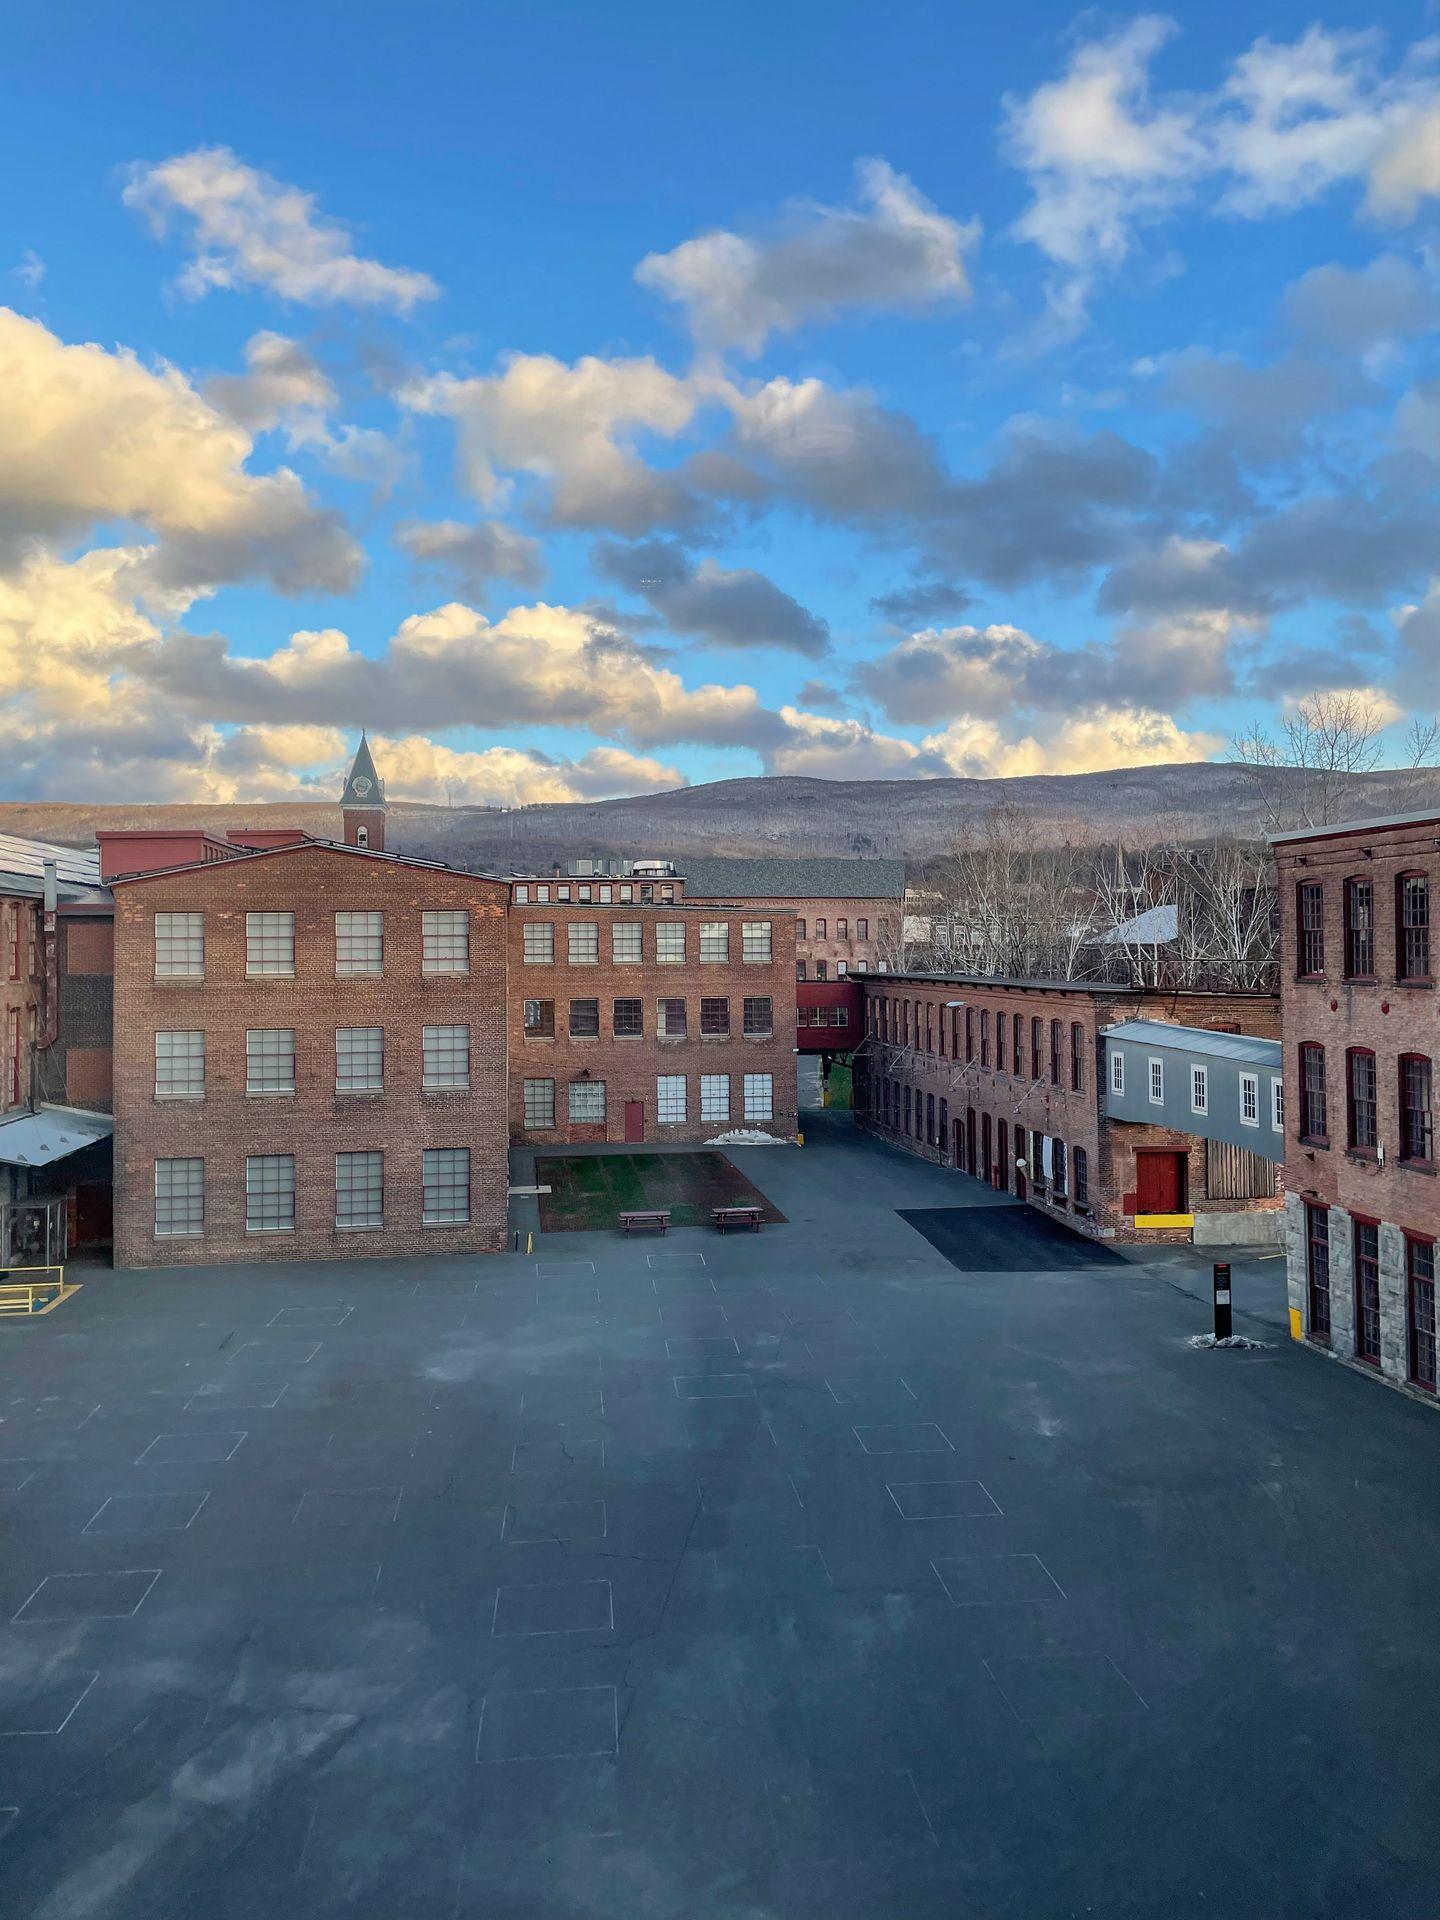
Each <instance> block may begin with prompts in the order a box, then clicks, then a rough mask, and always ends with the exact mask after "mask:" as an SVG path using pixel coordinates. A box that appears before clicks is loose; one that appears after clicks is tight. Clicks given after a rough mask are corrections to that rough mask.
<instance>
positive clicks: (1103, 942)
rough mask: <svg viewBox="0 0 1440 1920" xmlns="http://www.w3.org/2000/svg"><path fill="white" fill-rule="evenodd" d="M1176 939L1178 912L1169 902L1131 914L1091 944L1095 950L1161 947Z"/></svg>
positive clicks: (1177, 935) (1177, 933)
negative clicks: (1094, 945)
mask: <svg viewBox="0 0 1440 1920" xmlns="http://www.w3.org/2000/svg"><path fill="white" fill-rule="evenodd" d="M1179 937H1180V909H1179V907H1177V906H1176V905H1175V903H1174V901H1173V900H1172V901H1171V902H1170V903H1169V904H1168V905H1167V906H1160V907H1147V908H1146V909H1145V911H1144V912H1143V913H1136V914H1132V915H1131V916H1130V918H1129V919H1128V920H1122V921H1121V922H1120V924H1119V925H1118V926H1115V927H1107V928H1106V930H1105V932H1104V933H1102V934H1101V935H1100V937H1099V939H1098V940H1097V941H1096V942H1095V944H1096V946H1097V947H1163V946H1165V945H1167V944H1168V943H1169V942H1170V941H1171V940H1178V939H1179Z"/></svg>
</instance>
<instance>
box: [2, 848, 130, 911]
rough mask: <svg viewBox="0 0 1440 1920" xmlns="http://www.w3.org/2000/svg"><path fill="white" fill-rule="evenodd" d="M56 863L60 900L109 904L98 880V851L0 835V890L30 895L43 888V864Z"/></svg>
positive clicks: (104, 890)
mask: <svg viewBox="0 0 1440 1920" xmlns="http://www.w3.org/2000/svg"><path fill="white" fill-rule="evenodd" d="M47 860H53V861H54V862H55V879H56V883H57V890H58V893H59V897H60V898H61V899H62V900H67V901H75V900H91V899H93V900H96V901H104V900H108V899H109V897H110V895H109V892H108V890H107V889H106V887H105V885H104V882H103V881H102V880H101V878H100V850H99V848H98V847H62V846H58V845H56V844H55V843H54V842H53V841H50V840H26V839H23V838H22V837H21V836H20V835H19V834H18V833H0V890H3V889H4V888H6V887H8V888H9V890H10V891H11V892H12V893H21V894H27V895H28V894H33V895H34V896H35V897H36V898H37V899H38V898H39V897H40V894H41V892H42V891H43V889H44V885H45V862H46V861H47Z"/></svg>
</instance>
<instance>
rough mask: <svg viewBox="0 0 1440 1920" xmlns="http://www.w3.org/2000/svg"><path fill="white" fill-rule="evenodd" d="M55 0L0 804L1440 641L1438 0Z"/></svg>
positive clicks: (1085, 704) (1167, 681)
mask: <svg viewBox="0 0 1440 1920" xmlns="http://www.w3.org/2000/svg"><path fill="white" fill-rule="evenodd" d="M1193 12H1194V17H1193V18H1184V17H1180V16H1174V17H1172V16H1166V15H1163V14H1159V13H1149V14H1146V13H1136V12H1097V11H1091V12H1086V13H1076V12H1075V11H1074V10H1073V9H1072V8H1068V7H1056V6H1048V5H1021V6H1019V7H1012V8H1008V9H972V8H965V9H961V8H955V7H942V6H918V5H905V4H899V5H894V6H891V7H889V8H886V9H884V10H883V12H882V11H881V10H877V9H875V8H861V7H851V8H842V7H834V6H831V7H823V8H822V7H818V6H809V5H792V6H790V7H787V8H775V7H773V6H772V7H765V8H762V7H759V6H727V7H724V8H720V9H711V10H709V11H708V12H705V13H697V12H695V11H694V10H684V9H675V8H673V7H670V6H666V7H661V6H659V5H656V6H640V5H623V4H621V5H616V6H612V7H609V8H606V9H598V8H592V9H581V8H570V7H559V6H554V7H540V6H532V7H515V6H509V7H506V8H504V9H500V8H491V7H488V6H475V5H468V6H459V5H434V4H428V5H427V4H424V0H419V3H418V4H412V5H408V6H406V7H403V8H402V7H398V6H391V5H383V6H377V5H370V6H365V5H350V6H346V7H344V8H341V7H338V6H329V5H320V6H315V5H312V6H308V7H300V8H296V7H293V6H292V7H287V8H284V9H282V8H280V7H278V6H270V5H250V6H247V7H245V8H243V9H229V10H212V11H211V12H208V13H206V14H203V15H197V14H195V13H194V11H193V10H190V9H180V8H178V7H176V6H173V5H153V4H152V5H144V4H141V5H137V6H132V7H130V8H129V9H127V10H126V12H125V14H124V16H123V18H122V17H121V15H119V14H118V13H117V12H116V11H115V10H114V9H110V8H101V7H98V6H78V5H65V4H63V0H62V4H59V5H57V6H55V7H52V8H50V9H47V10H44V12H43V13H40V14H37V15H36V17H31V18H29V19H26V20H23V21H18V22H16V23H14V24H13V26H12V31H11V40H10V60H9V69H10V71H9V78H10V81H11V87H10V90H9V91H10V100H9V110H8V112H7V116H6V118H5V121H4V124H3V126H0V149H3V159H4V162H5V166H6V178H7V179H8V180H9V181H10V183H11V191H10V193H9V195H7V205H6V211H5V213H4V214H3V216H0V221H3V232H0V304H3V305H4V306H5V308H6V309H7V311H6V312H5V313H4V314H3V315H0V694H3V705H0V793H3V794H4V795H5V796H7V797H22V796H28V795H49V796H52V797H60V798H74V797H82V796H83V797H94V798H117V799H119V798H124V799H133V798H156V799H165V798H191V797H195V798H217V799H232V798H233V799H248V798H257V799H258V798H281V797H284V796H286V795H288V794H292V793H301V792H306V791H310V790H312V789H313V788H314V786H315V784H316V783H318V785H319V790H321V791H327V792H328V791H329V789H330V786H331V785H332V784H333V777H334V770H335V768H336V766H337V765H339V764H340V763H341V761H342V760H343V758H344V755H345V753H346V750H347V746H348V743H349V741H350V739H351V738H352V737H353V733H354V731H355V729H357V728H358V727H359V726H360V725H361V724H366V725H368V726H369V728H370V730H371V732H372V734H374V735H376V736H377V737H378V739H379V741H380V743H381V744H380V748H379V751H380V757H381V759H382V762H383V764H384V770H385V771H386V772H387V774H388V776H389V780H390V786H391V791H392V793H396V794H400V793H404V794H410V795H413V796H414V797H417V798H430V799H441V798H446V797H449V798H453V799H472V800H482V801H487V802H495V803H501V804H511V803H514V802H517V801H519V802H524V801H533V800H542V799H558V798H565V797H570V796H582V797H583V796H599V795H604V794H610V793H621V792H630V791H637V790H641V789H643V788H653V787H663V786H666V785H670V784H674V783H675V782H676V781H677V780H682V779H684V780H691V781H695V780H704V779H714V778H722V777H727V776H730V775H734V774H740V773H752V772H759V771H773V772H800V773H812V774H817V775H820V776H828V777H847V776H856V777H870V776H876V777H886V776H897V775H934V774H943V773H950V772H953V773H967V774H978V775H993V774H1005V773H1014V772H1031V771H1057V772H1065V771H1075V770H1084V769H1089V768H1096V767H1106V766H1119V765H1129V764H1136V763H1138V762H1142V761H1158V760H1187V759H1194V758H1199V757H1206V756H1214V755H1219V754H1223V753H1224V751H1225V750H1226V742H1227V741H1228V740H1229V739H1230V738H1231V737H1232V736H1233V735H1234V734H1235V733H1237V732H1239V731H1242V730H1244V729H1245V728H1247V727H1248V726H1250V725H1252V724H1254V723H1256V722H1258V723H1260V724H1264V725H1269V726H1273V725H1275V724H1276V723H1277V721H1278V720H1279V719H1281V718H1282V717H1283V714H1284V711H1285V707H1286V703H1287V702H1292V701H1294V700H1295V699H1297V698H1301V697H1303V696H1306V695H1309V694H1315V693H1322V692H1325V691H1327V690H1330V689H1340V690H1349V689H1361V690H1363V698H1364V699H1365V700H1366V701H1367V702H1368V703H1369V704H1370V705H1371V706H1372V707H1373V708H1374V709H1375V711H1376V712H1377V714H1378V715H1379V717H1380V718H1381V719H1382V720H1384V721H1385V722H1386V724H1387V727H1388V732H1387V742H1388V744H1389V746H1390V748H1391V750H1392V751H1395V752H1398V751H1399V750H1400V738H1401V736H1402V734H1403V732H1404V729H1405V723H1406V720H1407V719H1408V717H1409V716H1410V715H1411V714H1413V713H1422V714H1429V713H1432V712H1433V711H1434V710H1435V706H1436V704H1437V693H1436V687H1435V677H1436V657H1435V656H1436V646H1437V641H1440V589H1437V588H1436V586H1435V576H1436V575H1437V574H1440V540H1437V532H1436V529H1437V527H1440V517H1437V507H1440V466H1437V439H1440V378H1437V373H1440V369H1437V359H1436V351H1435V347H1436V337H1437V336H1436V329H1437V321H1440V226H1437V207H1440V107H1437V98H1440V95H1437V90H1436V85H1435V76H1436V68H1437V50H1436V36H1437V34H1440V20H1437V17H1436V15H1435V13H1434V11H1433V9H1432V8H1429V7H1413V6H1396V7H1388V8H1382V9H1380V10H1379V12H1378V14H1377V13H1376V12H1374V11H1373V10H1372V11H1370V12H1366V13H1363V14H1362V13H1361V12H1359V11H1351V12H1349V13H1338V12H1333V13H1328V14H1325V15H1323V16H1317V15H1315V14H1314V13H1312V12H1311V11H1310V10H1309V9H1308V8H1307V9H1300V8H1295V7H1289V6H1278V5H1275V6H1268V7H1265V8H1263V9H1261V10H1259V11H1257V10H1256V9H1254V8H1245V9H1243V10H1242V9H1241V8H1239V7H1234V6H1215V7H1212V8H1208V9H1205V10H1203V12H1202V10H1200V9H1195V10H1193Z"/></svg>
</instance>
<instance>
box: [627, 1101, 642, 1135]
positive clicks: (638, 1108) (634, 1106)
mask: <svg viewBox="0 0 1440 1920" xmlns="http://www.w3.org/2000/svg"><path fill="white" fill-rule="evenodd" d="M625 1138H626V1140H627V1141H632V1142H633V1141H640V1140H643V1139H644V1138H645V1102H644V1101H643V1100H627V1101H626V1102H625Z"/></svg>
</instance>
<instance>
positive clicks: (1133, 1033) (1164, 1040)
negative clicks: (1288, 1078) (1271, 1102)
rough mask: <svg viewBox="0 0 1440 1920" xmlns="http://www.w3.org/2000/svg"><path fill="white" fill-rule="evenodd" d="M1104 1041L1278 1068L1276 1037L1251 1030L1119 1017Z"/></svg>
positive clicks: (1278, 1044)
mask: <svg viewBox="0 0 1440 1920" xmlns="http://www.w3.org/2000/svg"><path fill="white" fill-rule="evenodd" d="M1102 1038H1103V1039H1106V1040H1129V1041H1132V1042H1133V1043H1134V1044H1135V1045H1136V1046H1140V1047H1169V1048H1171V1049H1172V1050H1173V1051H1174V1052H1176V1053H1203V1054H1208V1055H1209V1056H1210V1057H1211V1059H1213V1060H1243V1061H1245V1062H1246V1064H1247V1065H1249V1066H1256V1067H1269V1068H1270V1069H1272V1070H1273V1071H1274V1072H1276V1073H1278V1072H1279V1071H1280V1063H1281V1048H1280V1042H1279V1041H1278V1040H1262V1039H1259V1038H1257V1036H1256V1035H1254V1034H1250V1033H1213V1032H1212V1031H1211V1030H1210V1029H1209V1028H1208V1027H1179V1026H1175V1025H1173V1024H1172V1023H1171V1022H1170V1021H1168V1020H1122V1021H1121V1022H1120V1024H1119V1026H1117V1027H1106V1028H1105V1030H1104V1033H1103V1035H1102Z"/></svg>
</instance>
